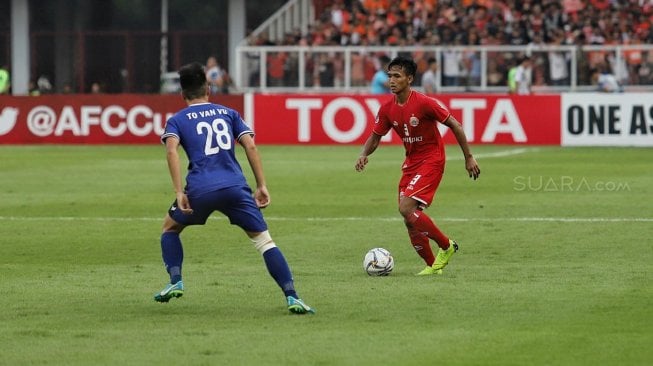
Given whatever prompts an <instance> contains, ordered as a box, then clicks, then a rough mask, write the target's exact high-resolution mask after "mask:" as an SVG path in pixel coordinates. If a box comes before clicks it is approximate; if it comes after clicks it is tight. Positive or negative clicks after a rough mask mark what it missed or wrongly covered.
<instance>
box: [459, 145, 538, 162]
mask: <svg viewBox="0 0 653 366" xmlns="http://www.w3.org/2000/svg"><path fill="white" fill-rule="evenodd" d="M538 150H539V149H538V148H524V147H522V148H517V149H510V150H502V151H497V152H491V153H481V154H474V157H475V158H477V159H485V158H503V157H506V156H512V155H520V154H525V153H528V152H536V151H538ZM450 160H463V157H462V155H460V154H459V155H455V156H452V157H449V156H447V161H450Z"/></svg>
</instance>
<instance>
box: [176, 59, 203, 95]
mask: <svg viewBox="0 0 653 366" xmlns="http://www.w3.org/2000/svg"><path fill="white" fill-rule="evenodd" d="M179 84H180V85H181V94H182V95H183V96H184V99H186V100H191V99H196V98H201V97H203V96H205V95H206V88H207V85H206V72H205V71H204V66H203V65H202V64H200V63H199V62H193V63H190V64H187V65H184V66H182V67H181V68H180V69H179Z"/></svg>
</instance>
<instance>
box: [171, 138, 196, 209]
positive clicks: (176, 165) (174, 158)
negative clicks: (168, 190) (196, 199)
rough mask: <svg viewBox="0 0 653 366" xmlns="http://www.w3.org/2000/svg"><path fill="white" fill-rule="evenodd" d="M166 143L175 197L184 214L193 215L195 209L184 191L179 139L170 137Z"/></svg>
mask: <svg viewBox="0 0 653 366" xmlns="http://www.w3.org/2000/svg"><path fill="white" fill-rule="evenodd" d="M165 143H166V160H167V161H168V170H169V172H170V178H171V179H172V186H173V187H174V189H175V197H176V198H177V207H178V208H179V209H180V210H181V212H182V213H184V214H191V213H193V208H192V207H190V202H189V201H188V196H186V192H185V191H184V187H183V183H182V179H181V164H180V161H179V151H178V150H179V138H178V137H176V136H169V137H167V138H166V139H165Z"/></svg>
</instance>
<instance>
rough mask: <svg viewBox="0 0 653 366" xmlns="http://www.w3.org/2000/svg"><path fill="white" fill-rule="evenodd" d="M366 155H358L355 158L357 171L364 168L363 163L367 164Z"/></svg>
mask: <svg viewBox="0 0 653 366" xmlns="http://www.w3.org/2000/svg"><path fill="white" fill-rule="evenodd" d="M367 161H368V160H367V156H359V157H358V159H357V160H356V165H355V167H356V171H357V172H362V171H363V169H365V165H367Z"/></svg>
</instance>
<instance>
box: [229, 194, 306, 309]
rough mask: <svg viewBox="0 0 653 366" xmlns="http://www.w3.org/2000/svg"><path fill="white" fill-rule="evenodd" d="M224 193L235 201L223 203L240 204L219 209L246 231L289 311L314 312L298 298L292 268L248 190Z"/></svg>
mask: <svg viewBox="0 0 653 366" xmlns="http://www.w3.org/2000/svg"><path fill="white" fill-rule="evenodd" d="M224 191H225V193H228V194H229V195H230V196H232V199H233V198H234V197H235V198H236V199H235V200H232V199H230V200H225V201H224V202H238V204H229V205H223V206H222V207H220V208H219V210H220V211H221V212H222V213H224V214H225V215H226V216H227V217H228V218H229V220H230V222H231V223H232V224H233V225H238V226H239V227H241V228H242V229H243V230H244V231H245V233H246V234H247V236H248V237H249V238H250V240H251V241H252V243H253V244H254V247H255V248H256V250H257V251H258V252H259V253H261V255H262V256H263V261H264V262H265V266H266V268H267V270H268V272H269V273H270V276H271V277H272V278H273V279H274V281H275V282H276V283H277V285H278V286H279V288H281V290H282V291H283V294H284V296H285V297H286V301H287V303H288V310H289V311H291V312H293V313H297V314H304V313H314V312H315V310H314V309H312V308H311V307H310V306H308V305H306V304H305V303H304V302H303V301H302V300H301V299H300V298H299V296H298V295H297V291H296V290H295V282H294V280H293V276H292V272H291V271H290V266H289V265H288V262H287V261H286V258H285V257H284V255H283V253H282V252H281V249H279V247H277V245H276V243H275V242H274V240H272V237H271V236H270V233H269V232H268V227H267V223H266V222H265V219H264V218H263V214H262V213H261V210H260V209H259V208H258V207H257V206H256V202H255V201H254V199H253V198H252V193H251V190H250V189H249V187H233V188H228V189H225V190H224Z"/></svg>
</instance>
